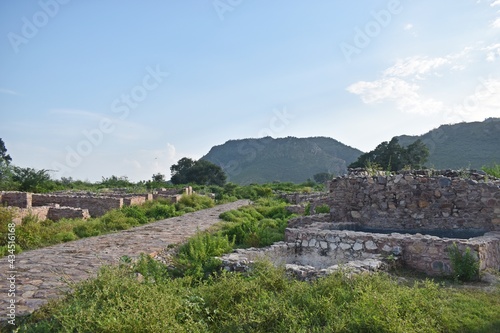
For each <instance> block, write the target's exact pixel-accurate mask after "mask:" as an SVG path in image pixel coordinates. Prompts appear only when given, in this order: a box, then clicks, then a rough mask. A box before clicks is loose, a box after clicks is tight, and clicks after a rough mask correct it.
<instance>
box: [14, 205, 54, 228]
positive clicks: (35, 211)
mask: <svg viewBox="0 0 500 333" xmlns="http://www.w3.org/2000/svg"><path fill="white" fill-rule="evenodd" d="M49 208H50V207H31V208H18V207H12V206H11V207H10V209H11V210H12V212H13V218H12V221H13V222H14V223H16V224H21V222H22V220H23V218H25V217H27V216H30V215H32V216H35V217H36V218H37V219H38V220H39V221H44V220H46V219H47V214H48V212H49Z"/></svg>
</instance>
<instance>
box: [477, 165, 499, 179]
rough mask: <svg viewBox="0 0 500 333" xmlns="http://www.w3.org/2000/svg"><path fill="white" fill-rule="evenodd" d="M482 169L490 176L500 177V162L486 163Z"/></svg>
mask: <svg viewBox="0 0 500 333" xmlns="http://www.w3.org/2000/svg"><path fill="white" fill-rule="evenodd" d="M481 169H482V170H483V171H484V172H486V173H487V174H488V175H490V176H493V177H496V178H500V164H497V163H493V164H492V165H491V166H486V165H485V166H483V167H482V168H481Z"/></svg>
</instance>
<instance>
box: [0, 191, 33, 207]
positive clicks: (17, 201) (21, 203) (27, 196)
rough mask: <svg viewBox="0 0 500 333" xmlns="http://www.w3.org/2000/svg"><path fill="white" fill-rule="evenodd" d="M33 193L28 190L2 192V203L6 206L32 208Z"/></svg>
mask: <svg viewBox="0 0 500 333" xmlns="http://www.w3.org/2000/svg"><path fill="white" fill-rule="evenodd" d="M31 200H32V194H31V193H27V192H0V203H1V204H2V205H5V206H11V207H19V208H30V207H31V205H32V204H31V203H32V202H31Z"/></svg>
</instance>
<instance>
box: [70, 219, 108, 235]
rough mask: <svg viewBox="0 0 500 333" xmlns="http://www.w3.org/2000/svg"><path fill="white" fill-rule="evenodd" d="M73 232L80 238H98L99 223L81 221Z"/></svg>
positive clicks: (99, 231) (99, 232) (97, 221)
mask: <svg viewBox="0 0 500 333" xmlns="http://www.w3.org/2000/svg"><path fill="white" fill-rule="evenodd" d="M73 232H74V233H75V234H76V235H77V236H78V237H80V238H86V237H93V236H99V235H100V234H101V223H100V221H99V220H95V219H94V220H90V221H83V223H78V224H77V225H76V226H75V227H74V228H73Z"/></svg>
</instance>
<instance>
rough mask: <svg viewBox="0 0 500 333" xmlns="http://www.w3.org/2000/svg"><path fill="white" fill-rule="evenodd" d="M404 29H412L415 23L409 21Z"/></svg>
mask: <svg viewBox="0 0 500 333" xmlns="http://www.w3.org/2000/svg"><path fill="white" fill-rule="evenodd" d="M403 29H405V30H411V29H413V24H411V23H408V24H406V25H405V26H404V28H403Z"/></svg>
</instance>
